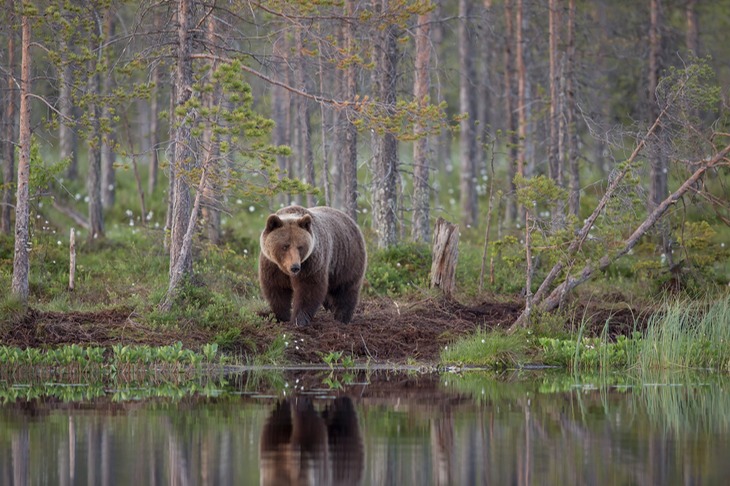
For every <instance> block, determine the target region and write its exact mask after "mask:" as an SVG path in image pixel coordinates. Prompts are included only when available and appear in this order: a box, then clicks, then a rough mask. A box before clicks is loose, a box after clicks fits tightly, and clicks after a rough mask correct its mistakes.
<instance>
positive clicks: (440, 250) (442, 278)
mask: <svg viewBox="0 0 730 486" xmlns="http://www.w3.org/2000/svg"><path fill="white" fill-rule="evenodd" d="M458 259H459V226H458V225H456V224H453V223H449V222H448V221H446V220H445V219H443V218H438V219H437V220H436V225H435V226H434V228H433V256H432V262H431V288H434V287H438V288H439V289H441V291H442V292H443V293H444V295H446V296H448V297H451V296H452V295H453V293H454V290H455V289H456V262H457V260H458Z"/></svg>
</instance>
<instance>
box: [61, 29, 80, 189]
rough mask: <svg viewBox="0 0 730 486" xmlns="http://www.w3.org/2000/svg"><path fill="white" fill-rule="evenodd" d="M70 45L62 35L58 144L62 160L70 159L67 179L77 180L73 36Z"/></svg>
mask: <svg viewBox="0 0 730 486" xmlns="http://www.w3.org/2000/svg"><path fill="white" fill-rule="evenodd" d="M71 36H72V38H71V41H72V42H71V43H70V44H69V42H68V40H67V38H66V37H67V36H66V35H64V34H62V35H61V38H60V40H59V42H60V44H61V45H60V47H61V69H60V70H59V73H58V74H59V78H60V79H59V93H58V110H59V112H60V117H59V118H60V119H59V126H58V144H59V147H60V153H59V155H60V158H61V159H68V161H69V164H68V168H67V169H66V177H68V178H69V179H70V180H76V179H77V178H78V176H79V156H78V136H77V134H76V130H75V128H74V124H75V123H74V122H75V116H76V109H75V107H74V103H73V100H72V98H71V93H72V87H73V84H74V72H73V68H72V62H71V61H70V60H69V53H72V52H73V49H74V43H73V41H74V40H75V39H74V37H73V34H71Z"/></svg>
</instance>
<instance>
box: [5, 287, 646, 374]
mask: <svg viewBox="0 0 730 486" xmlns="http://www.w3.org/2000/svg"><path fill="white" fill-rule="evenodd" d="M603 305H604V307H603V308H598V307H595V306H594V307H592V308H590V309H584V308H581V307H579V306H577V307H575V309H574V311H573V312H572V315H575V316H578V317H576V319H578V320H581V319H583V316H585V318H586V319H588V322H589V324H588V326H587V328H586V329H585V330H584V335H600V333H601V332H602V331H603V329H604V326H605V324H606V322H609V330H608V332H609V335H610V336H611V337H615V336H617V335H620V334H630V333H631V332H632V331H633V330H634V329H635V326H637V325H638V328H639V330H641V328H643V327H644V325H645V323H646V319H647V317H648V314H647V312H646V311H642V310H639V309H631V308H630V307H628V306H627V305H626V304H625V303H615V304H613V305H607V304H603ZM521 310H522V304H521V303H520V302H519V301H518V300H517V299H515V300H514V301H512V302H496V301H495V302H480V303H475V304H463V303H460V302H457V301H455V300H447V299H432V298H431V299H427V300H422V301H409V302H399V301H395V300H392V299H387V298H379V299H367V300H365V301H363V302H361V304H360V306H359V308H358V311H357V313H356V314H355V317H354V318H353V321H352V322H351V323H350V324H348V325H343V324H341V323H339V322H336V321H335V320H334V319H333V318H332V316H331V314H329V313H328V312H326V311H324V310H320V312H318V313H317V315H316V316H315V319H314V320H313V322H312V323H311V324H310V325H309V326H306V327H300V328H291V327H290V326H289V325H288V324H274V323H272V324H271V328H259V329H256V330H254V331H251V332H249V333H246V334H247V335H245V336H241V343H240V346H238V347H237V349H234V350H232V354H237V353H238V354H249V353H255V352H257V351H258V352H261V351H262V350H265V349H266V348H267V346H268V345H269V344H270V343H271V342H272V340H273V339H275V338H276V337H277V335H278V333H281V334H285V335H286V337H285V340H286V341H287V342H288V346H287V348H286V357H287V358H288V360H289V362H291V363H320V364H321V363H322V353H324V354H327V353H329V352H330V351H344V352H345V353H346V354H348V353H351V354H352V356H353V357H355V358H356V359H357V360H359V361H363V362H364V361H368V360H369V361H370V362H371V363H403V362H405V361H406V360H407V359H414V360H417V361H418V362H425V363H428V362H435V361H437V360H438V355H439V351H440V349H442V348H443V346H445V345H447V344H448V343H449V342H451V341H453V340H454V339H456V338H458V337H459V336H463V335H468V334H470V333H472V332H473V331H475V330H476V329H480V328H482V329H492V328H500V327H501V328H506V327H509V326H510V325H511V324H512V322H514V320H515V319H516V318H517V317H518V316H519V314H520V312H521ZM565 325H566V327H570V326H571V325H575V324H573V323H570V322H566V324H565ZM212 340H213V335H212V333H211V332H210V331H208V332H206V331H203V330H201V329H198V328H196V327H195V326H193V325H188V326H182V328H181V329H178V330H174V331H173V330H164V331H163V330H159V329H151V328H149V327H147V326H145V325H144V324H142V323H141V319H139V316H137V315H135V313H134V312H132V311H129V310H125V309H116V310H108V311H104V312H95V313H78V312H74V313H58V312H40V311H37V310H33V309H31V310H30V311H29V312H28V313H27V314H26V315H25V316H24V317H23V318H21V319H18V320H17V321H16V322H13V323H10V325H8V324H7V323H6V324H4V325H2V326H0V344H4V345H11V346H20V347H54V346H59V345H64V344H73V343H76V344H79V345H95V346H111V345H113V344H116V343H123V344H149V345H165V344H171V343H174V342H176V341H182V342H183V344H184V345H185V346H186V347H190V348H192V349H197V348H198V347H199V346H201V345H202V344H204V343H207V342H211V341H212ZM229 352H230V351H229Z"/></svg>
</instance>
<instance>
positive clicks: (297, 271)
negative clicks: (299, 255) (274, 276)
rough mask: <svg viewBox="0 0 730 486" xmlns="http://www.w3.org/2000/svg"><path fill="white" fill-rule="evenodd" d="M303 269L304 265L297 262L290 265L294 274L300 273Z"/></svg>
mask: <svg viewBox="0 0 730 486" xmlns="http://www.w3.org/2000/svg"><path fill="white" fill-rule="evenodd" d="M301 269H302V267H301V266H300V265H299V264H298V263H295V264H294V265H292V266H291V267H289V270H290V271H291V273H293V274H294V275H296V274H298V273H299V270H301Z"/></svg>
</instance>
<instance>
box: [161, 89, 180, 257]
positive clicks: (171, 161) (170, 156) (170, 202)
mask: <svg viewBox="0 0 730 486" xmlns="http://www.w3.org/2000/svg"><path fill="white" fill-rule="evenodd" d="M171 78H173V79H172V80H171V81H172V83H171V85H172V87H171V88H170V104H169V106H168V108H167V113H168V119H169V120H170V124H169V127H168V128H169V134H168V135H169V137H170V143H169V144H168V146H167V150H165V154H166V156H167V162H168V164H167V170H168V171H169V176H168V183H167V211H166V212H165V240H164V243H163V246H164V248H165V251H167V252H168V253H169V252H170V246H171V240H172V213H173V209H174V207H173V206H174V202H175V179H176V177H175V174H176V173H177V170H176V166H177V164H176V162H175V150H177V145H176V144H175V137H176V134H177V128H176V127H175V123H174V120H175V102H176V100H177V93H176V91H175V81H174V75H173V76H171Z"/></svg>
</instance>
